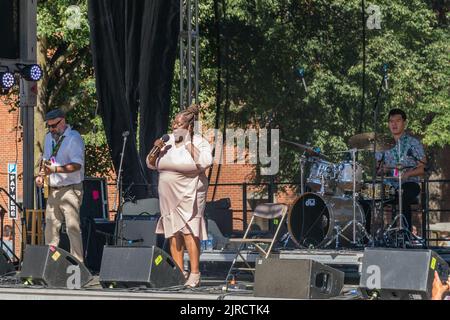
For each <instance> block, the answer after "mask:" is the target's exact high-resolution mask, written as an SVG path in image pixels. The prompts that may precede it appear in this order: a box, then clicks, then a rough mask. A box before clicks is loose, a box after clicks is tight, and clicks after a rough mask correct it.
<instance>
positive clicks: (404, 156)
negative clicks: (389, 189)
mask: <svg viewBox="0 0 450 320" xmlns="http://www.w3.org/2000/svg"><path fill="white" fill-rule="evenodd" d="M383 155H384V158H383ZM375 157H376V159H377V160H378V161H381V160H383V161H384V166H385V167H390V168H393V167H395V166H397V164H398V163H401V165H402V166H404V167H411V168H408V169H405V171H410V170H414V168H416V167H417V166H418V165H419V164H420V160H422V159H423V158H424V157H425V151H424V148H423V145H422V143H420V141H419V140H417V139H416V138H414V137H412V136H410V135H408V134H406V133H404V134H403V135H402V136H401V137H400V138H399V139H398V141H397V143H396V145H395V146H394V147H393V148H392V149H389V150H386V151H383V152H377V153H376V155H375ZM405 171H404V172H405ZM386 176H387V177H391V178H386V183H387V184H389V185H391V186H393V187H396V188H397V187H398V179H397V178H392V177H398V172H397V170H395V169H391V170H390V171H388V172H387V173H386ZM403 181H404V182H417V183H418V182H419V181H420V177H417V176H416V177H409V178H408V179H406V180H403Z"/></svg>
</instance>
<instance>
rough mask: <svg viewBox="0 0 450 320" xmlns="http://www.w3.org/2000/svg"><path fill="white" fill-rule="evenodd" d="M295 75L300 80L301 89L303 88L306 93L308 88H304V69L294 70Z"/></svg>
mask: <svg viewBox="0 0 450 320" xmlns="http://www.w3.org/2000/svg"><path fill="white" fill-rule="evenodd" d="M295 74H296V75H297V76H298V77H299V78H300V79H302V83H303V87H304V88H305V91H306V92H308V88H307V87H306V81H305V69H303V68H300V67H299V68H296V69H295Z"/></svg>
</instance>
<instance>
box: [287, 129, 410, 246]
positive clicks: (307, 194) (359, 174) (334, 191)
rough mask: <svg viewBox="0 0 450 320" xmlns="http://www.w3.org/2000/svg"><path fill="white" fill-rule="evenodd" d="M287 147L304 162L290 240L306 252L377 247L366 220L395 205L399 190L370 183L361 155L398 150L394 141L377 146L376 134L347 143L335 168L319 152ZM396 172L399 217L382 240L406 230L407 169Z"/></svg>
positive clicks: (381, 138) (383, 140)
mask: <svg viewBox="0 0 450 320" xmlns="http://www.w3.org/2000/svg"><path fill="white" fill-rule="evenodd" d="M282 142H285V143H287V144H290V145H293V146H295V147H297V148H300V149H301V150H302V151H303V153H302V155H301V157H300V176H301V177H300V181H301V183H300V191H301V194H300V196H299V197H298V198H297V199H296V200H295V201H294V204H293V205H292V206H291V209H290V211H289V215H288V220H287V224H288V230H289V237H290V239H292V241H293V242H294V243H295V244H296V245H298V246H301V247H306V248H336V249H338V248H346V247H359V246H365V245H370V244H374V237H373V236H372V235H371V234H370V233H369V231H368V229H369V225H370V221H367V220H366V219H368V216H369V217H370V215H368V214H367V213H368V212H367V211H370V210H372V212H373V213H374V214H375V213H376V210H377V207H381V208H382V207H383V205H384V203H386V202H388V201H391V202H392V201H395V200H394V199H395V190H394V189H393V188H392V187H390V186H388V185H386V184H384V183H383V181H384V180H383V177H382V179H381V181H380V180H378V181H376V180H375V179H374V180H373V181H372V182H371V183H365V182H364V180H363V173H364V169H363V165H362V164H361V163H359V162H358V161H357V155H358V153H363V152H372V153H373V151H374V150H376V151H377V152H378V151H384V150H388V149H391V148H392V147H394V146H395V141H394V139H392V138H388V137H387V136H382V135H379V136H377V139H376V141H375V139H374V134H373V133H363V134H358V135H355V136H353V137H351V138H350V140H349V143H348V144H349V145H350V147H351V149H349V150H344V151H339V152H336V153H335V154H336V155H337V156H339V157H340V158H345V160H343V161H341V162H338V163H333V162H331V161H330V160H329V157H328V156H326V155H324V154H322V153H320V150H319V149H318V148H313V147H311V146H309V145H303V144H299V143H297V142H292V141H287V140H282ZM374 145H375V146H376V148H375V147H374ZM372 156H373V157H375V155H373V154H372ZM306 168H309V175H308V177H307V178H306V187H305V183H304V181H305V170H306ZM395 169H397V170H398V172H399V173H400V174H398V176H397V177H395V179H398V182H399V185H400V188H399V197H398V198H399V203H398V205H399V211H398V214H397V216H396V217H395V220H394V222H393V223H392V224H391V225H390V226H389V227H388V228H387V230H386V232H385V233H384V234H383V238H385V237H386V236H387V235H388V234H392V233H393V232H394V233H396V234H397V233H401V232H402V231H404V230H406V228H405V225H404V221H405V218H404V216H403V215H402V199H401V198H402V197H401V194H402V191H401V182H402V181H401V179H402V171H403V170H404V169H407V168H404V167H403V168H402V167H401V166H398V167H396V168H395ZM384 178H393V177H384ZM306 189H308V190H306ZM369 219H370V218H369ZM397 220H398V221H397ZM395 222H398V223H397V225H398V227H397V228H393V225H394V223H395Z"/></svg>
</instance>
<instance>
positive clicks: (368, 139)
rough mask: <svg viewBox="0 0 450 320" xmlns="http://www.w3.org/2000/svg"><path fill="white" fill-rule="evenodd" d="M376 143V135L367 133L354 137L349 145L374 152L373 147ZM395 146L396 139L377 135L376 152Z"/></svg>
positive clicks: (349, 141)
mask: <svg viewBox="0 0 450 320" xmlns="http://www.w3.org/2000/svg"><path fill="white" fill-rule="evenodd" d="M374 142H375V133H373V132H366V133H360V134H357V135H354V136H353V137H351V138H350V139H349V140H348V144H349V145H350V146H351V147H352V148H357V149H364V150H367V151H373V145H374ZM394 146H395V140H394V138H391V137H389V136H386V135H383V134H377V141H376V147H377V148H376V151H385V150H389V149H391V148H393V147H394Z"/></svg>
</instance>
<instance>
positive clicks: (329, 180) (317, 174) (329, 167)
mask: <svg viewBox="0 0 450 320" xmlns="http://www.w3.org/2000/svg"><path fill="white" fill-rule="evenodd" d="M335 180H336V178H335V168H334V164H333V163H331V162H328V161H325V160H321V159H316V160H314V162H313V164H312V166H311V169H310V172H309V177H308V178H307V179H306V185H307V186H308V187H310V188H311V190H312V191H315V192H320V191H321V189H322V185H323V191H324V192H325V193H327V194H333V193H334V191H335V186H336V181H335Z"/></svg>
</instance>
